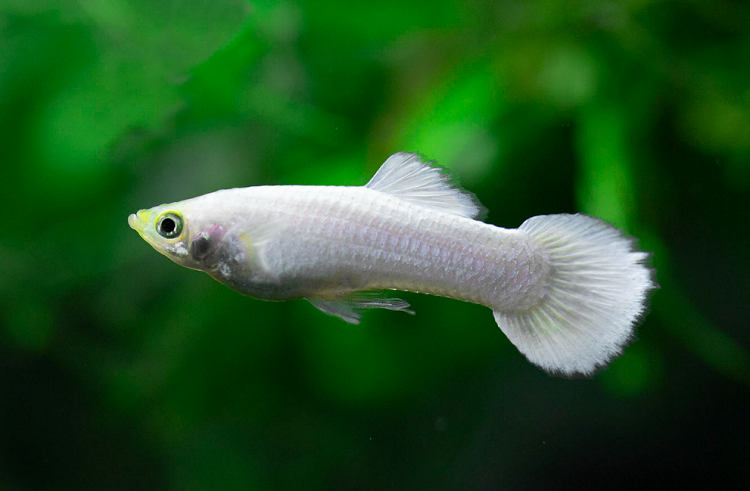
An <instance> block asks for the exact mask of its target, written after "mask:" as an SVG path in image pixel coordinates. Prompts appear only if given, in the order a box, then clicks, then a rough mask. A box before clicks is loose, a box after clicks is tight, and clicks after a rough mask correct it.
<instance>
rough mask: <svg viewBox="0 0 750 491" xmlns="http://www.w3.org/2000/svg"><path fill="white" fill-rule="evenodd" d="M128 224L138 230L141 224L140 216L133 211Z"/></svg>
mask: <svg viewBox="0 0 750 491" xmlns="http://www.w3.org/2000/svg"><path fill="white" fill-rule="evenodd" d="M128 225H130V228H132V229H133V230H135V231H136V232H138V231H139V230H138V229H139V228H140V227H139V226H138V216H136V214H135V213H131V214H130V216H129V217H128Z"/></svg>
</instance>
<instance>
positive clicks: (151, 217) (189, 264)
mask: <svg viewBox="0 0 750 491" xmlns="http://www.w3.org/2000/svg"><path fill="white" fill-rule="evenodd" d="M128 225H130V228H132V229H133V230H135V231H136V232H138V234H139V235H140V236H141V237H142V238H143V240H145V241H146V242H148V244H149V245H151V247H153V248H154V249H155V250H156V251H157V252H159V253H161V254H163V255H164V256H166V257H168V258H169V259H171V260H172V261H174V262H175V263H177V264H179V265H180V266H184V267H186V268H190V269H197V270H206V269H209V268H210V267H211V266H212V265H213V264H214V263H215V261H216V256H217V254H216V252H217V250H218V249H219V247H218V244H219V243H220V242H221V241H222V239H223V237H224V235H225V229H224V227H223V226H222V225H219V224H216V223H210V222H207V221H206V220H205V219H204V218H203V217H202V216H201V215H200V214H199V213H193V212H192V210H191V207H190V206H189V203H186V202H177V203H169V204H164V205H159V206H155V207H153V208H149V209H145V210H139V211H138V212H137V213H133V214H131V215H130V216H129V217H128Z"/></svg>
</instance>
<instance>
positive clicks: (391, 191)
mask: <svg viewBox="0 0 750 491" xmlns="http://www.w3.org/2000/svg"><path fill="white" fill-rule="evenodd" d="M481 211H482V209H481V207H480V206H479V205H478V203H476V201H475V200H474V199H473V197H472V196H471V195H469V194H467V193H465V192H463V191H461V190H460V189H458V188H455V187H453V186H452V185H451V184H450V183H449V182H448V180H447V177H446V176H445V175H444V174H442V173H441V172H440V171H439V169H437V168H436V167H433V166H431V165H429V164H425V163H423V162H422V161H421V160H420V159H419V157H418V156H417V155H416V154H407V153H397V154H394V155H393V156H391V158H389V159H388V160H387V161H386V162H385V163H384V164H383V166H382V167H381V168H380V170H379V171H378V173H377V174H376V175H375V176H374V177H373V179H372V180H371V181H370V182H369V183H368V184H367V185H366V186H361V187H345V186H256V187H249V188H237V189H228V190H222V191H217V192H214V193H210V194H207V195H204V196H200V197H197V198H193V199H189V200H185V201H181V202H177V203H170V204H166V205H161V206H158V207H155V208H151V209H148V210H141V211H139V212H138V213H137V214H133V215H131V216H130V217H129V219H128V221H129V223H130V226H131V227H132V228H134V229H135V230H137V231H138V232H139V233H140V234H141V236H142V237H143V238H144V239H145V240H146V241H147V242H149V244H151V245H152V246H153V247H154V248H155V249H156V250H157V251H159V252H161V253H162V254H164V255H166V256H167V257H169V258H170V259H172V260H173V261H175V262H176V263H178V264H181V265H183V266H186V267H188V268H191V269H197V270H202V271H205V272H206V273H208V274H209V275H211V276H212V277H213V278H215V279H216V280H218V281H220V282H222V283H224V284H226V285H227V286H229V287H230V288H232V289H234V290H237V291H239V292H240V293H243V294H245V295H249V296H252V297H255V298H259V299H264V300H292V299H297V298H306V299H308V300H309V301H310V302H311V303H313V305H315V306H316V307H318V308H319V309H321V310H323V311H324V312H326V313H329V314H332V315H335V316H338V317H341V318H342V319H344V320H345V321H347V322H350V323H357V322H359V318H360V316H361V311H362V310H363V309H367V308H385V309H391V310H404V311H407V312H408V310H407V309H408V304H407V303H406V302H404V301H403V300H400V299H395V298H386V297H383V296H380V295H377V294H373V293H369V292H372V291H374V290H384V289H392V290H404V291H413V292H420V293H428V294H433V295H440V296H444V297H450V298H455V299H458V300H464V301H468V302H472V303H477V304H480V305H484V306H487V307H489V308H491V309H492V310H493V312H494V314H495V319H496V321H497V323H498V325H499V326H500V327H501V328H502V329H503V331H504V332H505V333H506V334H507V335H508V336H509V338H510V339H511V341H512V342H514V344H516V346H518V348H519V349H520V350H521V351H522V352H523V353H524V354H525V355H526V356H527V357H528V358H529V359H530V360H531V361H532V362H534V363H536V364H537V365H539V366H541V367H542V368H545V369H547V370H548V371H551V372H557V373H562V374H566V375H574V374H577V373H583V374H588V373H591V372H592V371H594V370H595V369H596V368H598V367H600V366H603V365H604V364H606V363H607V362H608V361H609V360H610V359H611V358H612V357H613V356H615V355H616V354H618V353H619V352H620V351H621V350H622V347H623V346H624V344H625V343H626V342H627V341H628V340H629V339H630V337H631V336H632V331H633V324H634V322H635V320H636V318H637V317H638V316H639V315H640V314H641V313H642V311H643V309H644V305H645V299H646V294H647V292H648V291H649V290H650V289H651V288H653V282H652V280H651V272H650V269H649V268H648V267H647V266H645V265H644V264H643V262H644V260H645V259H646V257H647V255H646V254H645V253H643V252H639V251H636V250H634V249H633V245H632V241H630V240H629V239H628V238H625V237H624V236H623V235H622V234H621V233H620V232H619V231H618V230H617V229H615V228H614V227H611V226H610V225H608V224H605V223H604V222H602V221H600V220H597V219H595V218H591V217H588V216H585V215H550V216H543V217H534V218H532V219H529V220H527V221H526V222H525V223H524V224H523V225H522V226H521V227H520V228H519V229H504V228H500V227H495V226H492V225H488V224H486V223H483V222H481V221H478V220H476V219H475V217H476V216H477V215H479V214H480V213H481Z"/></svg>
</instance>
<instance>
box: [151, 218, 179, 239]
mask: <svg viewBox="0 0 750 491" xmlns="http://www.w3.org/2000/svg"><path fill="white" fill-rule="evenodd" d="M156 231H157V232H159V235H161V236H162V237H164V238H167V239H174V238H175V237H179V235H180V234H181V233H182V217H181V216H180V215H178V214H177V213H175V212H173V211H168V212H166V213H162V214H161V215H159V218H157V219H156Z"/></svg>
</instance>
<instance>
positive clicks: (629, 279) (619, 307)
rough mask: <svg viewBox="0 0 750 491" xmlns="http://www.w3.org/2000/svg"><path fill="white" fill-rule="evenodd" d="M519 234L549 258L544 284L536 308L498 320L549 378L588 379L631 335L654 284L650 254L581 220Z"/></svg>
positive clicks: (539, 222) (611, 230)
mask: <svg viewBox="0 0 750 491" xmlns="http://www.w3.org/2000/svg"><path fill="white" fill-rule="evenodd" d="M519 230H522V231H525V232H526V233H528V234H529V235H530V236H531V237H532V238H533V239H534V240H535V241H536V242H537V243H538V244H539V245H541V246H542V247H544V248H545V249H546V251H547V253H548V254H549V261H550V266H551V273H550V279H549V283H548V285H547V289H546V292H545V294H544V296H543V298H542V299H541V301H540V302H539V303H538V304H537V305H535V306H534V307H532V308H530V309H528V310H526V311H523V312H501V311H495V312H494V314H495V320H496V321H497V324H498V325H499V326H500V328H501V329H502V330H503V332H504V333H505V334H506V335H507V336H508V338H509V339H510V340H511V342H513V344H515V345H516V347H517V348H518V349H519V350H520V351H521V353H523V354H524V355H526V357H527V358H528V359H529V360H530V361H531V362H532V363H534V364H536V365H538V366H540V367H541V368H543V369H545V370H547V371H549V372H552V373H558V374H563V375H567V376H573V375H578V374H583V375H589V374H591V373H593V372H594V371H595V370H596V369H598V368H600V367H603V366H604V365H606V364H607V363H608V362H609V361H610V360H611V359H612V358H614V357H615V356H617V355H619V354H620V353H621V352H622V349H623V347H624V346H625V345H626V344H627V343H628V341H629V340H630V339H631V338H632V336H633V331H634V326H635V323H636V322H637V320H638V318H639V317H640V316H641V314H643V312H644V310H645V306H646V297H647V295H648V292H649V291H650V290H652V289H653V288H654V287H655V286H656V285H655V284H654V282H653V280H652V276H653V275H652V269H651V268H650V267H649V266H647V265H645V264H644V261H646V259H647V258H648V254H647V253H645V252H641V251H638V250H637V249H635V247H634V241H633V240H632V239H630V238H628V237H625V236H624V235H623V234H622V233H621V232H620V231H619V230H618V229H616V228H615V227H613V226H611V225H609V224H607V223H604V222H603V221H601V220H598V219H596V218H592V217H589V216H586V215H545V216H538V217H533V218H530V219H528V220H526V221H525V222H524V223H523V225H521V227H519Z"/></svg>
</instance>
